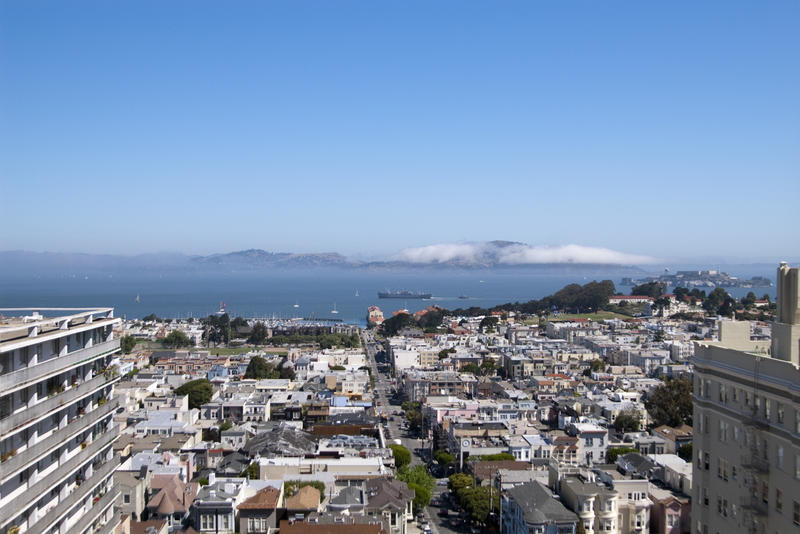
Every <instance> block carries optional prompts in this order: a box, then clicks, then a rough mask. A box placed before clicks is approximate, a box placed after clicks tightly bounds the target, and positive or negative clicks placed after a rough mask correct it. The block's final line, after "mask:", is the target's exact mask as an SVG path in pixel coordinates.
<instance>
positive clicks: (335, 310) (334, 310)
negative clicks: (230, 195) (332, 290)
mask: <svg viewBox="0 0 800 534" xmlns="http://www.w3.org/2000/svg"><path fill="white" fill-rule="evenodd" d="M331 313H333V314H334V315H335V314H337V313H339V310H337V309H336V303H335V302H334V303H333V309H332V310H331Z"/></svg>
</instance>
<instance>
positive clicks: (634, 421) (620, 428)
mask: <svg viewBox="0 0 800 534" xmlns="http://www.w3.org/2000/svg"><path fill="white" fill-rule="evenodd" d="M614 428H615V429H616V430H617V432H638V431H639V417H638V416H637V415H636V413H635V412H631V411H628V412H621V413H620V414H619V415H617V418H616V419H614Z"/></svg>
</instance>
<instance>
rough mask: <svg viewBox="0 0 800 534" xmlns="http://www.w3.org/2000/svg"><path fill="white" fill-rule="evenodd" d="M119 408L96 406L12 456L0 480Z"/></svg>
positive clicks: (108, 405)
mask: <svg viewBox="0 0 800 534" xmlns="http://www.w3.org/2000/svg"><path fill="white" fill-rule="evenodd" d="M118 407H119V404H118V403H116V402H107V403H106V404H104V405H103V406H98V407H97V408H95V409H94V410H92V411H91V412H89V413H87V414H85V415H82V416H80V417H79V418H78V420H77V421H75V422H73V423H70V424H69V426H67V428H65V429H57V430H56V431H55V432H53V433H52V434H51V435H49V436H47V437H46V438H44V439H43V440H42V441H40V442H39V443H36V444H35V445H32V446H30V447H28V448H27V449H25V450H24V451H22V452H19V453H17V454H16V455H15V456H12V457H11V458H9V459H8V460H6V461H5V462H3V464H2V472H3V474H2V475H1V476H0V480H2V481H5V480H7V479H8V478H9V477H11V476H12V475H14V474H16V473H17V472H18V471H20V470H21V469H24V468H26V467H28V466H29V465H30V464H32V463H33V462H35V461H37V460H38V459H39V458H41V457H42V456H44V455H45V454H47V453H49V452H50V451H51V450H53V449H55V448H57V447H59V446H61V445H63V444H64V443H65V442H66V441H67V440H68V439H71V437H72V436H74V435H76V434H79V433H80V432H83V431H85V430H86V429H87V428H89V427H91V426H92V425H94V424H95V423H97V421H99V420H100V419H102V418H103V417H104V416H106V415H108V414H110V413H112V412H113V411H114V410H116V409H117V408H118Z"/></svg>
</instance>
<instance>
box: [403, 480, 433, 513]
mask: <svg viewBox="0 0 800 534" xmlns="http://www.w3.org/2000/svg"><path fill="white" fill-rule="evenodd" d="M408 488H409V489H412V490H414V508H416V509H417V510H422V509H423V508H425V507H426V506H428V505H429V504H430V503H431V491H430V490H429V489H428V488H426V487H425V486H420V485H419V484H416V483H414V482H411V483H409V484H408Z"/></svg>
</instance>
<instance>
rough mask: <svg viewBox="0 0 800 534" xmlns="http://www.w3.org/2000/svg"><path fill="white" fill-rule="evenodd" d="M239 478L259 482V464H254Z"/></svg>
mask: <svg viewBox="0 0 800 534" xmlns="http://www.w3.org/2000/svg"><path fill="white" fill-rule="evenodd" d="M239 476H241V477H247V478H249V479H250V480H258V462H253V463H251V464H250V465H248V466H247V467H246V468H245V469H244V471H242V474H241V475H239Z"/></svg>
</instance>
